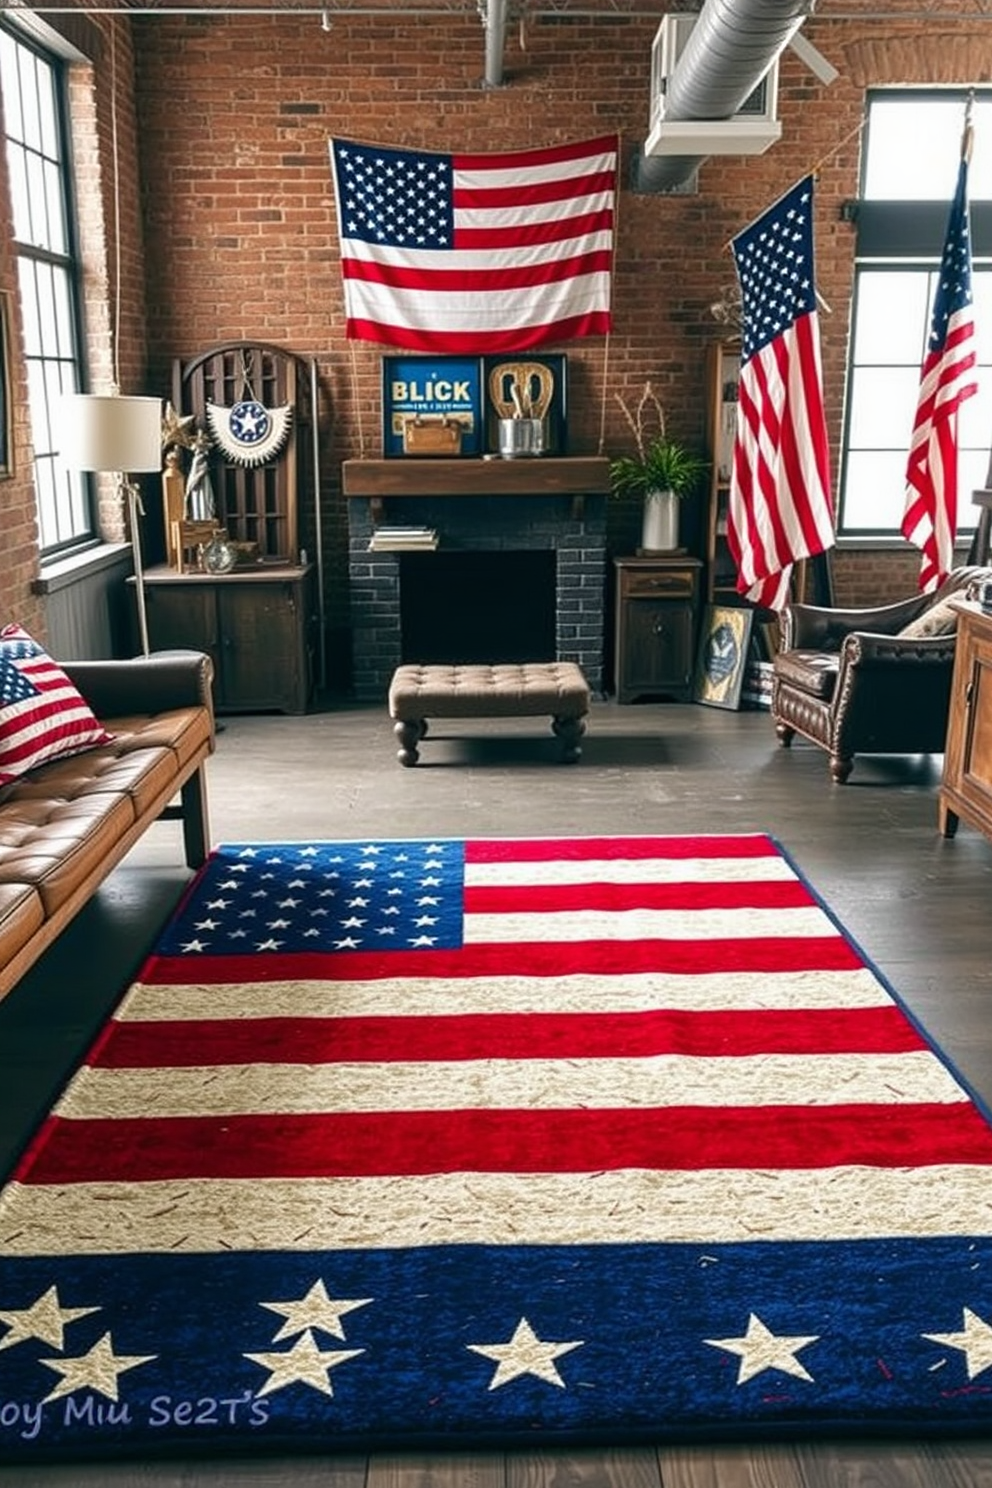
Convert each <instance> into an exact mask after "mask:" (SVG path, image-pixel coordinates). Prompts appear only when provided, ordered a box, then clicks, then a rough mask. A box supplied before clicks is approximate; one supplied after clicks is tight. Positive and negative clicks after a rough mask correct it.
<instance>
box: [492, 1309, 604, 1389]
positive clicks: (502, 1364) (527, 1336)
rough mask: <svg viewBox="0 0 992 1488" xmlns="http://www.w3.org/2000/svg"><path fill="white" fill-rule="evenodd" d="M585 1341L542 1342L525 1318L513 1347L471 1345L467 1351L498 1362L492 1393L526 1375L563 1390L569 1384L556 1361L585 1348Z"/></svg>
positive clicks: (516, 1334) (511, 1342) (521, 1320)
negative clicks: (573, 1351) (557, 1367)
mask: <svg viewBox="0 0 992 1488" xmlns="http://www.w3.org/2000/svg"><path fill="white" fill-rule="evenodd" d="M584 1342H585V1339H583V1338H579V1339H576V1340H575V1342H574V1343H550V1342H548V1341H547V1340H545V1339H541V1338H538V1336H537V1334H536V1333H535V1332H534V1330H533V1328H532V1327H531V1325H530V1323H529V1322H528V1321H527V1319H526V1318H521V1319H520V1321H519V1323H518V1324H517V1327H516V1331H515V1332H514V1334H513V1337H512V1338H511V1339H510V1341H509V1343H469V1344H466V1348H469V1349H471V1350H472V1352H473V1354H481V1355H482V1356H483V1358H485V1359H495V1360H496V1364H497V1368H496V1373H495V1374H494V1375H493V1377H492V1379H491V1380H490V1381H489V1388H490V1390H498V1389H499V1387H500V1385H505V1384H508V1383H509V1381H510V1380H513V1379H516V1378H517V1377H518V1376H519V1375H522V1374H532V1375H534V1377H535V1378H536V1379H543V1380H546V1381H547V1382H548V1384H549V1385H558V1386H559V1387H560V1388H561V1389H562V1390H564V1388H565V1381H564V1380H563V1379H562V1377H561V1375H560V1374H559V1373H558V1370H557V1369H556V1368H555V1363H554V1361H555V1359H557V1358H559V1357H560V1355H562V1354H568V1353H571V1351H572V1349H577V1348H581V1347H582V1345H583V1343H584Z"/></svg>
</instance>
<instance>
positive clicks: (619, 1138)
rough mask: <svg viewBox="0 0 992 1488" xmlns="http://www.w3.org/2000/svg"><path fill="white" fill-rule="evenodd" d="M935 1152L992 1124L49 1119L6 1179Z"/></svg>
mask: <svg viewBox="0 0 992 1488" xmlns="http://www.w3.org/2000/svg"><path fill="white" fill-rule="evenodd" d="M934 1163H939V1164H947V1163H969V1164H975V1163H979V1164H990V1165H992V1130H990V1128H989V1126H988V1123H987V1122H986V1121H985V1119H984V1118H983V1117H982V1116H981V1115H980V1114H979V1113H978V1111H976V1110H975V1108H974V1107H973V1106H972V1105H970V1104H969V1103H968V1101H967V1099H966V1098H962V1100H961V1101H960V1102H957V1103H954V1104H952V1105H939V1104H929V1103H928V1104H921V1105H917V1106H894V1107H893V1106H876V1105H839V1106H759V1107H755V1108H749V1107H726V1106H719V1107H700V1106H688V1107H685V1106H682V1107H670V1108H668V1107H666V1108H664V1109H661V1110H656V1109H648V1110H645V1109H636V1110H627V1109H617V1110H613V1109H611V1110H567V1111H563V1110H542V1111H529V1110H528V1111H522V1110H506V1111H491V1110H478V1109H471V1110H464V1109H463V1110H453V1111H399V1112H395V1113H394V1112H362V1113H346V1114H344V1115H340V1114H330V1115H324V1114H307V1115H286V1114H279V1115H274V1116H264V1115H248V1116H232V1115H221V1116H216V1117H147V1118H143V1119H142V1118H137V1119H135V1118H129V1119H124V1120H80V1121H72V1120H66V1119H65V1118H62V1117H58V1116H53V1117H49V1119H48V1120H47V1121H46V1122H45V1124H44V1126H43V1127H42V1128H41V1131H40V1132H39V1134H38V1137H37V1139H36V1141H35V1142H34V1143H33V1144H32V1145H31V1147H29V1149H28V1151H27V1152H26V1153H25V1155H24V1157H23V1158H22V1160H21V1162H20V1164H19V1166H18V1170H17V1172H16V1173H15V1177H16V1178H17V1179H18V1180H19V1181H21V1182H23V1183H30V1184H73V1183H120V1182H131V1183H145V1182H152V1181H157V1180H174V1179H182V1180H190V1181H193V1180H195V1179H197V1178H203V1179H206V1178H241V1179H266V1178H347V1177H350V1178H359V1177H386V1176H393V1177H396V1176H416V1175H422V1174H426V1173H452V1172H467V1173H485V1172H492V1173H520V1174H527V1173H566V1172H568V1173H595V1172H598V1171H601V1170H602V1171H608V1170H616V1169H623V1168H644V1169H649V1170H656V1171H658V1170H662V1171H665V1170H667V1171H673V1170H678V1171H687V1172H693V1171H701V1170H704V1169H714V1168H715V1169H724V1168H727V1169H738V1170H747V1169H752V1168H761V1169H763V1170H767V1169H783V1170H784V1169H821V1168H830V1167H847V1166H851V1165H861V1164H869V1165H871V1166H874V1167H881V1168H902V1167H923V1166H927V1165H929V1164H934Z"/></svg>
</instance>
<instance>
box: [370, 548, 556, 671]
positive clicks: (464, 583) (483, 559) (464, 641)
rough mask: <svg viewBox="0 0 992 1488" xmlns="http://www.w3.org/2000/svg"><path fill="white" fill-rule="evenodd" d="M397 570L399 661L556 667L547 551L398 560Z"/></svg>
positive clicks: (552, 564) (551, 563)
mask: <svg viewBox="0 0 992 1488" xmlns="http://www.w3.org/2000/svg"><path fill="white" fill-rule="evenodd" d="M399 570H400V629H401V648H402V659H403V661H404V662H419V663H422V664H424V665H431V664H435V663H445V662H447V663H450V664H451V665H457V666H465V665H483V664H493V663H496V662H502V661H505V662H523V661H555V660H556V658H557V635H556V624H555V617H556V609H557V603H556V587H557V572H556V571H557V564H556V561H555V553H554V550H553V549H543V548H542V549H536V550H529V551H507V550H505V549H500V550H499V551H498V552H450V553H445V552H432V553H402V554H401V555H400V562H399Z"/></svg>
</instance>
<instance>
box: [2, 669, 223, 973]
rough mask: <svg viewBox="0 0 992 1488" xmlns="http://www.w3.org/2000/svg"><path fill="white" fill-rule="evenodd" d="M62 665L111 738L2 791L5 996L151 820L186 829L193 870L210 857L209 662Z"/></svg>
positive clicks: (211, 733) (211, 729)
mask: <svg viewBox="0 0 992 1488" xmlns="http://www.w3.org/2000/svg"><path fill="white" fill-rule="evenodd" d="M60 665H61V666H62V669H63V670H64V671H65V672H66V673H67V674H68V676H69V677H70V679H71V680H72V682H73V683H74V685H75V686H76V687H77V688H78V689H79V691H80V692H81V693H82V695H83V697H84V698H85V700H86V702H87V703H88V704H89V706H90V707H91V708H92V710H93V712H94V713H95V714H96V716H97V718H98V719H99V720H100V721H101V722H102V723H103V725H104V727H105V728H106V729H107V730H108V731H109V732H110V733H112V734H113V736H114V737H113V742H112V743H110V744H105V745H100V746H98V747H97V748H95V749H88V750H86V751H85V752H84V753H81V754H74V755H71V756H69V757H68V758H65V759H60V760H53V761H52V762H51V763H49V764H45V765H42V766H40V767H39V768H38V769H36V770H33V771H30V772H29V773H28V774H26V775H22V776H21V777H20V778H19V779H17V780H15V781H13V782H12V783H11V784H9V785H7V786H5V787H4V788H3V789H0V997H4V996H5V995H6V994H7V993H8V992H9V991H10V990H11V988H12V987H13V986H14V985H15V984H16V982H17V981H18V980H19V978H20V977H21V976H23V974H24V972H25V971H26V970H27V969H28V967H29V966H31V965H32V963H33V962H34V961H36V960H37V958H38V957H39V956H40V955H41V953H42V951H44V950H45V949H46V947H47V946H49V945H50V944H51V943H52V941H53V940H54V939H55V937H56V936H57V935H58V934H59V932H60V931H61V930H62V929H64V927H65V926H66V925H67V924H68V923H69V921H70V920H71V919H72V917H73V916H74V915H75V914H76V913H77V912H78V911H79V909H81V908H82V906H83V905H84V904H85V903H86V901H87V900H88V899H89V898H90V896H91V895H92V894H93V893H94V891H95V890H96V889H97V888H98V887H99V885H100V884H101V883H102V882H103V880H104V879H105V878H106V877H107V875H108V874H109V873H110V872H111V870H112V869H113V868H115V867H116V865H117V864H118V863H119V862H120V861H121V859H122V858H123V857H124V855H125V853H127V852H129V851H130V849H131V848H132V847H133V846H134V844H135V843H136V842H137V840H138V838H139V837H140V836H141V835H142V833H143V832H144V831H145V830H146V828H147V827H149V826H151V824H152V822H155V821H158V820H159V819H160V818H162V817H175V818H177V819H179V820H181V821H182V829H183V845H184V850H185V858H186V862H187V864H188V865H189V867H190V868H198V867H199V866H200V864H201V863H203V861H204V859H205V858H206V855H207V853H208V852H209V849H210V839H209V826H208V821H207V798H206V784H205V772H204V765H205V762H206V760H207V757H208V756H209V755H210V754H211V753H212V752H213V749H214V739H215V734H214V714H213V700H212V693H211V684H212V680H213V667H212V663H211V661H210V658H209V657H208V656H205V655H202V654H201V653H200V652H193V651H183V652H180V651H171V652H161V653H158V654H157V655H152V656H148V657H138V658H136V659H134V660H131V661H88V662H62V663H60ZM177 797H178V801H177V800H176V798H177Z"/></svg>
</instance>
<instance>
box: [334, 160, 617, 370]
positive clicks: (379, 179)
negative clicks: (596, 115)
mask: <svg viewBox="0 0 992 1488" xmlns="http://www.w3.org/2000/svg"><path fill="white" fill-rule="evenodd" d="M331 166H332V171H333V176H334V186H335V195H336V199H337V215H338V233H339V238H340V245H341V273H342V277H343V281H344V298H345V313H346V319H347V334H348V336H349V337H352V338H355V339H359V340H366V341H379V342H384V343H386V344H387V345H391V346H402V347H407V348H410V349H412V350H415V351H425V352H437V353H443V352H452V353H467V354H473V355H474V354H482V353H486V352H494V353H498V352H508V351H522V350H525V349H527V348H528V347H534V346H540V345H542V344H544V343H546V342H549V341H564V340H570V339H573V338H575V337H577V336H592V335H604V334H605V333H606V332H607V331H608V330H609V329H610V301H611V276H612V264H613V225H614V203H615V196H616V171H617V141H616V137H615V136H607V137H603V138H599V139H592V140H584V141H581V142H580V143H578V144H566V145H555V146H550V147H548V148H547V149H541V150H514V151H505V152H502V153H498V154H484V155H472V154H439V153H436V152H434V151H428V150H408V149H397V148H393V147H387V146H380V145H363V144H358V143H356V142H354V141H352V140H341V139H335V140H332V141H331Z"/></svg>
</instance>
